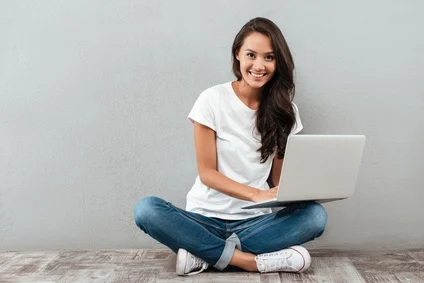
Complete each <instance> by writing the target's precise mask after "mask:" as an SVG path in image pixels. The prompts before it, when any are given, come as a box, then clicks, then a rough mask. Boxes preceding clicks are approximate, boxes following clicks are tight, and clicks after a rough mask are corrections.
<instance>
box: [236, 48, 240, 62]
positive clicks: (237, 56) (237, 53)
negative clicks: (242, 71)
mask: <svg viewBox="0 0 424 283" xmlns="http://www.w3.org/2000/svg"><path fill="white" fill-rule="evenodd" d="M239 53H240V50H237V51H236V59H237V61H240V56H239Z"/></svg>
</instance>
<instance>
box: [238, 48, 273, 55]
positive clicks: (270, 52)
mask: <svg viewBox="0 0 424 283" xmlns="http://www.w3.org/2000/svg"><path fill="white" fill-rule="evenodd" d="M244 51H249V52H252V53H257V52H256V51H254V50H252V49H245V50H244ZM265 54H274V51H269V52H266V53H265Z"/></svg>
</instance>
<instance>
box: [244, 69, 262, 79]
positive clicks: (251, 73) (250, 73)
mask: <svg viewBox="0 0 424 283" xmlns="http://www.w3.org/2000/svg"><path fill="white" fill-rule="evenodd" d="M248 73H249V75H251V76H252V77H253V78H255V79H262V78H264V77H265V76H266V74H267V73H255V74H258V75H262V76H260V77H256V76H254V75H253V73H254V72H252V71H248Z"/></svg>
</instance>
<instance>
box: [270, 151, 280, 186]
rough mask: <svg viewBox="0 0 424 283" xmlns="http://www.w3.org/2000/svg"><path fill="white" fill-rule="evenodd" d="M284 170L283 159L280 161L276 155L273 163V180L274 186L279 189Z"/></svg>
mask: <svg viewBox="0 0 424 283" xmlns="http://www.w3.org/2000/svg"><path fill="white" fill-rule="evenodd" d="M282 168H283V159H279V158H278V157H277V153H276V154H275V157H274V160H273V162H272V169H271V179H272V183H273V184H274V186H277V187H278V185H279V184H280V176H281V169H282Z"/></svg>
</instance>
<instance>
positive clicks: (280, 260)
mask: <svg viewBox="0 0 424 283" xmlns="http://www.w3.org/2000/svg"><path fill="white" fill-rule="evenodd" d="M289 258H290V257H267V258H260V259H259V264H260V265H261V266H262V267H263V269H264V271H263V272H276V271H297V269H296V268H294V267H293V266H292V263H291V262H290V261H289V260H288V259H289Z"/></svg>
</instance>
